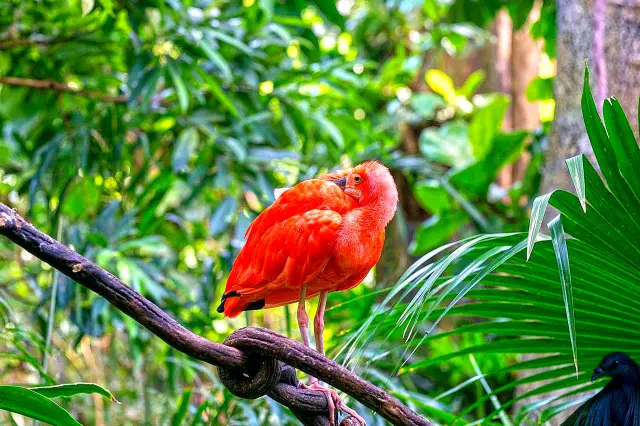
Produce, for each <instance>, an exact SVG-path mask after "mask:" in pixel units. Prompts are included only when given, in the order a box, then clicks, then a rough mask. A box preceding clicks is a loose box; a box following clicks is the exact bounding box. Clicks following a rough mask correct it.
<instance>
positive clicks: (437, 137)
mask: <svg viewBox="0 0 640 426" xmlns="http://www.w3.org/2000/svg"><path fill="white" fill-rule="evenodd" d="M468 131H469V129H468V127H467V124H466V123H464V122H463V121H454V122H452V123H444V124H443V125H442V126H440V127H438V128H433V127H428V128H426V129H424V130H423V131H422V133H421V134H420V141H419V147H420V152H421V153H422V155H424V156H425V157H427V158H428V159H430V160H432V161H435V162H438V163H441V164H444V165H447V166H452V167H462V166H464V165H466V164H469V163H471V162H472V161H473V155H472V153H471V147H470V145H469V139H468Z"/></svg>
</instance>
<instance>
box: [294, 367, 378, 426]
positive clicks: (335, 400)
mask: <svg viewBox="0 0 640 426" xmlns="http://www.w3.org/2000/svg"><path fill="white" fill-rule="evenodd" d="M300 387H301V388H303V389H309V390H314V391H318V392H322V393H323V394H325V396H326V397H327V405H328V406H329V425H330V426H336V409H337V410H338V411H339V412H343V413H345V414H348V415H349V416H351V417H353V418H354V419H356V420H357V421H358V422H359V423H360V424H361V425H362V426H367V422H366V421H365V420H364V419H363V418H362V417H361V416H360V415H359V414H358V413H356V412H355V411H354V410H352V409H351V408H349V407H347V406H346V404H345V403H344V402H343V401H342V399H341V398H340V396H338V392H336V391H334V390H333V389H329V388H325V387H324V386H322V385H321V384H320V383H319V382H318V379H316V378H315V377H312V378H311V379H310V380H309V384H308V385H305V384H304V383H300Z"/></svg>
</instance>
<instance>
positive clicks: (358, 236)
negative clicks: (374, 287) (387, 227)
mask: <svg viewBox="0 0 640 426" xmlns="http://www.w3.org/2000/svg"><path fill="white" fill-rule="evenodd" d="M383 245H384V229H382V230H365V229H359V230H358V231H357V232H345V233H344V234H341V235H340V238H338V241H337V243H336V250H335V255H334V259H333V261H334V263H335V264H336V266H338V267H339V268H340V269H343V270H345V271H353V272H356V271H361V270H363V269H366V270H367V272H368V271H369V270H370V269H371V268H373V266H374V265H375V264H376V263H377V262H378V260H379V259H380V254H381V253H382V246H383Z"/></svg>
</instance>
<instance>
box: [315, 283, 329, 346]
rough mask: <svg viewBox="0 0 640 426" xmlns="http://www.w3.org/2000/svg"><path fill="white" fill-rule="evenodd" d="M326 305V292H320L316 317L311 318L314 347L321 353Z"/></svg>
mask: <svg viewBox="0 0 640 426" xmlns="http://www.w3.org/2000/svg"><path fill="white" fill-rule="evenodd" d="M326 307H327V292H326V291H323V292H322V293H320V299H319V300H318V311H317V312H316V317H315V318H314V320H313V331H314V335H315V338H316V349H317V350H318V352H320V353H321V354H322V355H324V339H323V337H322V334H323V332H324V310H325V309H326Z"/></svg>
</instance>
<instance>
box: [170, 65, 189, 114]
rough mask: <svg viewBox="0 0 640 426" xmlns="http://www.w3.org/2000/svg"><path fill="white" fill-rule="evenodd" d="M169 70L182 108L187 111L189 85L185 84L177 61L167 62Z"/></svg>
mask: <svg viewBox="0 0 640 426" xmlns="http://www.w3.org/2000/svg"><path fill="white" fill-rule="evenodd" d="M167 70H169V75H170V76H171V80H172V81H173V87H174V88H175V89H176V94H177V95H178V102H179V104H180V110H181V111H182V112H183V113H185V112H187V110H188V109H189V93H188V92H187V86H186V85H185V83H184V80H183V79H182V76H181V75H180V71H178V68H177V66H176V63H175V62H170V63H169V64H167Z"/></svg>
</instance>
